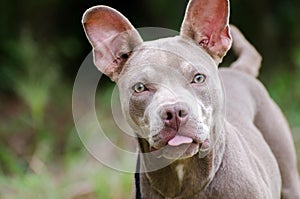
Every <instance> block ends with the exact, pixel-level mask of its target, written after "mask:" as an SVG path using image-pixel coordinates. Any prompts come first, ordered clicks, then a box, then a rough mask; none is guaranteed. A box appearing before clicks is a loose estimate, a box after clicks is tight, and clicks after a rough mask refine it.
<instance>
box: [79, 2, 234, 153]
mask: <svg viewBox="0 0 300 199" xmlns="http://www.w3.org/2000/svg"><path fill="white" fill-rule="evenodd" d="M228 9H229V6H228V1H227V0H191V1H190V3H189V5H188V8H187V11H186V15H185V18H184V21H183V24H182V28H181V32H180V35H179V36H176V37H172V38H165V39H159V40H155V41H151V42H143V41H142V39H141V37H140V35H139V33H138V32H137V31H136V30H135V29H134V27H133V26H132V25H131V24H130V22H129V21H128V20H127V19H126V18H125V17H124V16H123V15H121V14H120V13H119V12H118V11H116V10H114V9H112V8H109V7H106V6H96V7H92V8H90V9H89V10H87V11H86V13H85V14H84V16H83V25H84V29H85V32H86V35H87V37H88V39H89V41H90V43H91V44H92V46H93V53H94V63H95V65H96V66H97V67H98V69H99V70H100V71H101V72H103V73H104V74H105V75H107V76H109V77H110V78H111V79H112V80H113V81H115V82H116V83H117V84H118V87H119V91H120V99H121V104H122V110H123V113H124V115H125V117H126V118H127V120H128V122H129V124H130V125H131V127H132V128H133V129H134V130H135V131H136V133H137V134H138V135H139V136H140V137H141V138H143V139H144V140H146V144H144V145H143V146H141V147H142V150H143V151H144V152H149V151H160V153H161V154H162V155H163V156H164V157H166V158H170V159H173V158H178V157H180V158H187V157H191V156H193V155H195V154H196V153H198V152H199V153H200V154H202V155H205V154H206V153H207V151H209V149H210V148H211V147H212V143H214V142H215V140H216V137H217V132H218V128H220V126H218V125H222V112H223V92H222V86H221V82H220V79H219V76H218V68H217V67H218V64H219V63H220V62H221V60H222V58H223V56H224V55H225V54H226V52H227V51H228V49H229V48H230V46H231V37H230V34H229V25H228V18H229V16H228V15H229V12H228Z"/></svg>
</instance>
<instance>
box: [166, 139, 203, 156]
mask: <svg viewBox="0 0 300 199" xmlns="http://www.w3.org/2000/svg"><path fill="white" fill-rule="evenodd" d="M198 151H199V144H197V143H191V144H181V145H179V146H170V145H166V146H164V147H163V148H162V151H161V152H162V154H161V155H162V157H164V158H166V159H172V160H178V159H186V158H190V157H192V156H194V155H195V154H197V153H198Z"/></svg>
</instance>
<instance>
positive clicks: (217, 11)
mask: <svg viewBox="0 0 300 199" xmlns="http://www.w3.org/2000/svg"><path fill="white" fill-rule="evenodd" d="M228 21H229V2H228V0H191V1H190V2H189V4H188V7H187V10H186V14H185V17H184V20H183V23H182V27H181V33H180V34H181V35H182V36H187V37H190V38H192V39H193V40H195V41H196V42H197V43H198V44H199V45H200V46H201V47H203V48H204V49H205V50H206V51H207V52H208V53H209V54H210V56H211V57H212V58H213V59H214V60H215V61H216V63H217V64H219V63H220V62H221V61H222V58H223V57H224V56H225V54H226V52H227V51H228V50H229V49H230V47H231V36H230V32H229V24H228Z"/></svg>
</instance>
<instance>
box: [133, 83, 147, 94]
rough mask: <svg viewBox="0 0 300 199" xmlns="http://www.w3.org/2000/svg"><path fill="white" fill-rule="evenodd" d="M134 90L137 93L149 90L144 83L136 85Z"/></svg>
mask: <svg viewBox="0 0 300 199" xmlns="http://www.w3.org/2000/svg"><path fill="white" fill-rule="evenodd" d="M132 89H133V90H134V92H136V93H141V92H143V91H145V90H147V88H146V86H145V85H144V84H143V83H137V84H135V85H134V86H133V88H132Z"/></svg>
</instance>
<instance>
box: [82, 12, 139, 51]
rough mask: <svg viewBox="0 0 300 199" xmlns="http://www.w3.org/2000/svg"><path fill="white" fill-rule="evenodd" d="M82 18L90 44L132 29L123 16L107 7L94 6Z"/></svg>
mask: <svg viewBox="0 0 300 199" xmlns="http://www.w3.org/2000/svg"><path fill="white" fill-rule="evenodd" d="M84 18H85V21H84V26H85V27H86V32H87V34H88V37H89V39H90V40H91V43H92V45H96V44H97V42H102V41H105V40H107V39H109V38H111V37H114V36H116V35H117V34H119V33H122V32H125V31H127V30H131V29H133V27H132V26H131V24H130V23H129V22H128V21H127V20H126V19H125V18H124V17H123V16H121V15H120V14H119V13H117V12H115V11H113V10H111V9H110V8H107V7H101V8H99V9H97V8H96V9H95V10H93V11H91V12H90V13H88V14H86V15H85V17H84ZM94 47H95V46H94Z"/></svg>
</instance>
